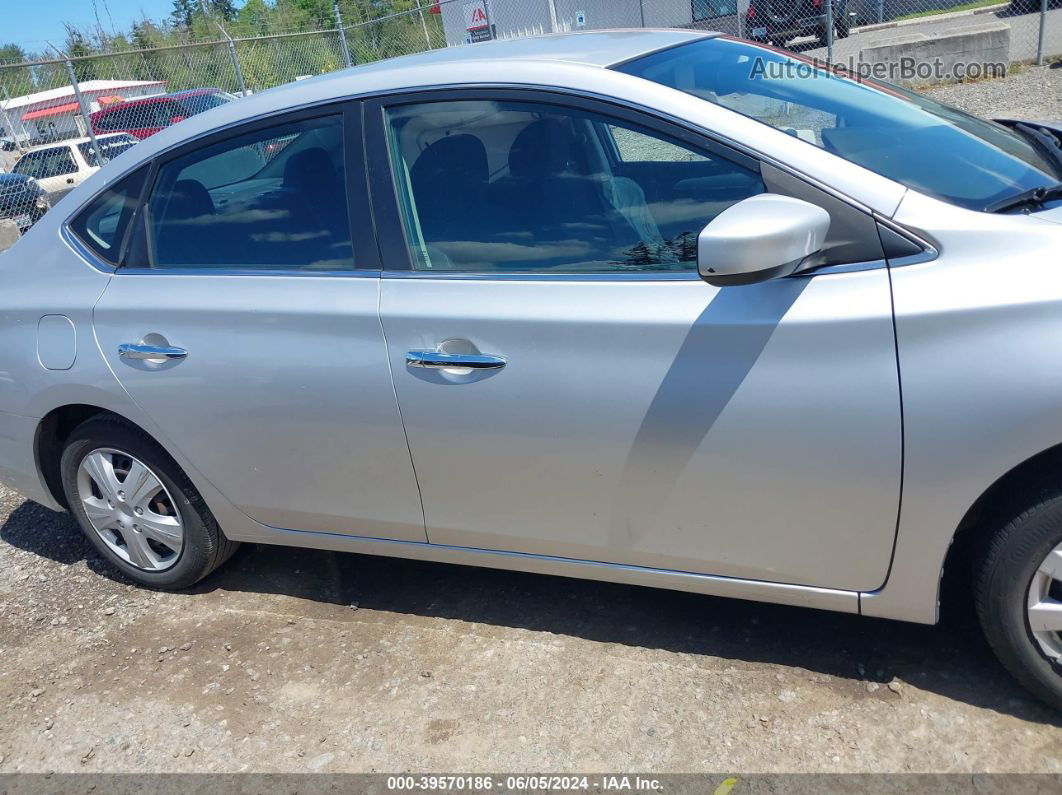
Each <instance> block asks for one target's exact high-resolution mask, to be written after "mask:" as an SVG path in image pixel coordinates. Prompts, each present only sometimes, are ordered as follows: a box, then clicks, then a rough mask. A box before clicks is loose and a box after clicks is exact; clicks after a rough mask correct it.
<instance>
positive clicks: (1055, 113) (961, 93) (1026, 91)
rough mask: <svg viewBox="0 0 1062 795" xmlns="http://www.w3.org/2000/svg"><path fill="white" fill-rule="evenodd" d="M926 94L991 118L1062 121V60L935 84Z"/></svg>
mask: <svg viewBox="0 0 1062 795" xmlns="http://www.w3.org/2000/svg"><path fill="white" fill-rule="evenodd" d="M922 93H923V94H926V95H927V96H930V97H933V98H934V99H936V100H939V101H940V102H944V103H947V104H948V105H954V106H955V107H957V108H961V109H962V110H965V111H967V112H968V113H973V114H974V115H976V116H983V117H985V118H989V119H992V118H997V119H1007V118H1010V119H1039V120H1043V121H1051V120H1062V61H1060V62H1058V63H1055V64H1053V65H1050V66H1028V67H1018V71H1016V72H1015V73H1013V74H1011V76H1010V77H1007V78H1006V79H1003V80H981V81H978V82H976V83H955V84H952V85H947V86H935V87H933V88H926V89H922Z"/></svg>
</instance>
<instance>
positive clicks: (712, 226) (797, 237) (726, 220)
mask: <svg viewBox="0 0 1062 795" xmlns="http://www.w3.org/2000/svg"><path fill="white" fill-rule="evenodd" d="M829 230H830V214H829V213H827V212H826V211H825V210H823V209H822V208H821V207H818V206H816V205H814V204H809V203H808V202H806V201H803V200H801V199H793V198H791V197H789V196H781V195H779V194H777V193H761V194H759V195H757V196H752V197H750V198H748V199H744V200H743V201H739V202H738V203H737V204H734V205H731V206H730V207H728V208H726V209H725V210H723V212H721V213H719V215H717V216H716V217H715V218H714V219H712V221H711V222H710V223H709V224H708V226H706V227H704V229H702V230H701V233H700V234H699V235H698V236H697V272H698V273H700V275H701V278H702V279H704V280H705V281H706V282H708V284H713V285H715V286H716V287H728V286H730V285H735V284H753V283H755V282H763V281H767V280H768V279H775V278H778V277H781V276H788V275H790V274H791V273H793V272H795V271H796V270H797V269H798V268H799V267H800V264H801V263H802V262H803V261H804V259H805V258H806V257H808V256H809V255H811V254H814V253H815V252H816V251H818V250H819V249H821V248H822V244H823V242H824V241H825V240H826V233H827V232H828V231H829Z"/></svg>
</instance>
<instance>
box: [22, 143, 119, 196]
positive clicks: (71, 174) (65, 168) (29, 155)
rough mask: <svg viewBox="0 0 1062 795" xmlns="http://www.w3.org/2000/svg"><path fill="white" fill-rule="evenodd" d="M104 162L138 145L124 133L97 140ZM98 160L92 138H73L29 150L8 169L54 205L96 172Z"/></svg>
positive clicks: (98, 166) (98, 164)
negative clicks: (32, 182)
mask: <svg viewBox="0 0 1062 795" xmlns="http://www.w3.org/2000/svg"><path fill="white" fill-rule="evenodd" d="M96 141H97V142H98V143H99V147H100V149H102V150H103V154H104V156H105V158H107V159H110V158H114V157H117V156H118V155H120V154H121V153H122V152H124V151H125V150H126V149H128V148H129V147H131V146H132V145H133V144H135V143H136V142H137V139H136V138H134V137H133V136H131V135H128V134H126V133H119V134H116V135H101V136H98V137H97V138H96ZM99 168H100V159H99V157H98V155H97V153H96V149H95V147H94V146H93V144H92V139H91V138H72V139H70V140H68V141H63V142H62V143H59V144H45V145H44V146H36V147H34V148H32V149H30V150H29V151H28V152H26V154H24V155H23V156H22V157H20V158H19V160H18V162H16V163H15V165H14V166H13V167H12V168H11V171H12V173H14V174H23V175H25V176H27V177H33V178H34V179H35V180H37V182H39V183H40V185H41V187H42V188H44V190H45V191H46V192H47V194H48V196H49V197H50V198H51V200H52V201H53V202H55V201H57V200H58V199H60V198H62V197H63V196H65V195H66V194H67V193H69V192H70V191H72V190H73V189H74V188H76V187H77V186H78V185H80V184H81V183H82V182H83V181H84V180H85V178H86V177H88V176H89V175H90V174H94V173H95V172H97V171H99Z"/></svg>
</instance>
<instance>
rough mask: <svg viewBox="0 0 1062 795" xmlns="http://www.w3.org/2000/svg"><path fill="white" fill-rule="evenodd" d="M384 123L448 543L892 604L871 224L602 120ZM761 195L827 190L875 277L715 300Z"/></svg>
mask: <svg viewBox="0 0 1062 795" xmlns="http://www.w3.org/2000/svg"><path fill="white" fill-rule="evenodd" d="M366 118H367V121H366V124H367V125H369V126H368V134H369V140H370V162H371V164H372V169H373V174H374V179H373V181H372V187H373V194H374V197H375V201H374V207H375V212H376V219H377V223H378V228H379V230H380V233H381V237H382V250H383V257H384V274H383V282H382V292H381V319H382V322H383V326H384V331H385V334H386V338H387V345H388V352H389V356H390V361H391V369H392V372H393V373H394V380H395V388H396V391H397V394H398V398H399V402H400V405H401V408H402V414H403V417H404V419H405V427H406V431H407V435H408V439H409V445H410V449H411V452H412V456H413V461H414V464H415V466H416V470H417V476H418V482H419V484H420V487H421V492H422V496H423V501H424V511H425V518H426V523H427V534H428V538H429V540H430V541H431V542H432V543H441V544H452V545H460V546H467V547H476V548H480V549H491V550H504V551H511V552H519V553H527V554H536V555H550V556H560V557H565V558H572V559H579V560H586V561H593V562H605V563H612V564H625V565H637V566H648V567H653V568H659V569H667V570H679V571H685V572H697V573H706V574H713V575H724V576H731V577H740V578H747V579H755V580H765V581H772V582H784V583H795V584H802V585H814V586H821V587H828V588H836V589H844V590H868V589H873V588H876V587H878V586H880V585H881V584H882V582H883V581H884V580H885V576H886V573H887V570H888V565H889V558H890V554H891V550H892V546H893V542H894V536H895V528H896V519H897V511H898V500H899V488H900V464H901V458H900V456H901V451H900V445H901V428H900V399H899V387H898V380H897V368H896V358H895V342H894V335H893V326H892V311H891V299H890V293H889V280H888V272H887V270H886V268H885V267H884V262H883V261H882V260H881V249H880V242H879V241H878V239H877V232H876V227H875V224H874V221H873V219H872V218H871V217H870V216H869V215H863V214H862V213H861V212H860V211H858V210H854V209H853V208H850V207H848V206H847V205H843V203H841V202H839V201H838V200H836V199H833V198H830V197H826V196H825V194H821V192H819V191H817V190H814V189H811V188H810V186H804V187H800V186H801V185H803V183H801V182H800V180H797V179H795V178H793V177H790V176H788V175H786V174H784V173H783V172H780V171H779V170H778V169H771V168H768V167H766V166H762V165H761V164H759V163H757V162H756V161H755V160H753V159H752V158H750V157H748V156H746V155H742V154H739V153H738V152H735V151H733V150H730V149H728V148H726V147H724V146H721V145H719V144H716V143H712V142H709V141H708V140H706V139H704V138H703V137H700V136H697V135H694V134H692V133H689V132H688V131H684V130H682V129H681V128H677V127H675V126H672V125H670V124H665V123H664V122H662V121H660V120H656V119H653V118H650V117H648V116H646V115H645V114H643V113H641V112H638V111H633V110H628V109H624V108H620V107H617V106H615V105H612V104H606V103H603V102H598V101H592V100H589V99H587V100H580V99H575V98H572V97H570V96H564V97H560V96H558V95H551V94H548V93H536V92H529V91H508V92H507V91H502V90H481V91H476V90H469V91H464V92H461V91H456V92H426V93H424V94H421V95H419V96H404V97H401V98H395V99H392V100H379V101H377V102H375V103H373V104H371V105H369V106H367V117H366ZM617 151H619V152H622V153H623V154H624V158H623V160H624V163H620V162H619V161H618V160H617V158H616V156H615V155H616V152H617ZM610 152H611V153H610ZM684 163H685V164H687V165H688V168H683V166H682V164H684ZM765 188H770V189H771V190H776V191H783V192H785V191H787V190H788V191H793V190H795V191H797V192H800V191H802V190H805V188H806V189H807V191H806V195H805V198H807V197H812V198H813V199H814V200H816V201H819V200H821V202H822V204H823V206H825V207H826V208H827V209H828V210H829V211H830V212H831V215H833V216H834V228H835V229H836V235H835V237H836V239H835V240H831V241H828V245H829V247H830V248H829V251H830V252H833V253H832V254H831V256H833V254H836V253H837V252H841V256H840V259H842V260H846V259H851V258H852V257H853V256H855V257H856V258H858V257H860V256H862V257H865V258H866V259H867V260H871V261H869V262H864V263H862V264H860V265H859V266H857V267H855V268H848V267H843V268H842V270H848V271H849V272H831V271H830V270H829V269H828V270H825V271H822V272H821V273H819V274H818V275H812V276H803V277H799V278H790V279H781V280H775V281H769V282H765V283H762V284H755V285H748V286H742V287H730V288H723V289H719V288H715V287H711V286H708V285H707V284H705V283H703V282H702V281H701V280H700V279H699V278H698V277H697V274H696V271H695V262H694V259H695V251H696V234H697V232H698V231H699V230H700V229H701V228H702V227H703V225H704V224H705V223H706V222H707V221H709V220H710V219H711V218H712V217H714V216H715V215H717V214H718V213H719V212H721V211H722V210H723V209H725V208H726V207H728V206H730V205H731V204H733V203H734V202H736V201H738V200H740V199H741V198H745V197H747V196H750V195H753V194H755V193H758V192H762V191H763V190H764V189H765ZM396 194H397V196H398V201H397V202H396V201H395V198H394V197H395V196H396ZM852 212H854V213H856V214H857V216H858V219H857V220H855V221H853V220H852V218H850V217H843V216H845V214H846V213H852ZM856 229H858V231H857V232H856V233H854V234H855V235H856V236H862V238H865V239H861V240H860V242H859V244H858V245H855V246H854V247H853V238H852V236H851V235H849V233H850V232H853V230H856ZM835 259H836V258H835ZM828 262H829V259H827V260H826V263H828ZM848 264H851V263H848ZM834 270H836V269H834Z"/></svg>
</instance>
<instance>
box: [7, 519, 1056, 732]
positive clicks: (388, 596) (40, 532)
mask: <svg viewBox="0 0 1062 795" xmlns="http://www.w3.org/2000/svg"><path fill="white" fill-rule="evenodd" d="M0 539H2V540H3V541H4V542H5V543H7V544H10V545H12V546H13V547H16V548H18V549H22V550H25V551H27V552H30V553H33V554H35V555H39V556H41V557H44V558H48V559H51V560H54V561H56V562H58V563H62V564H68V565H69V564H75V563H78V562H80V561H85V562H86V563H87V565H88V567H89V568H90V569H91V570H92V571H94V572H96V573H97V574H100V575H102V576H105V577H108V578H110V579H112V580H115V581H117V582H120V583H123V584H126V583H128V582H129V580H128V579H127V578H125V577H123V576H122V575H121V574H120V573H118V572H117V571H116V570H114V569H113V568H111V567H110V566H109V565H108V564H107V563H106V561H105V560H103V559H102V558H101V557H100V556H99V555H98V554H97V553H96V550H95V549H94V548H93V547H92V545H91V544H89V542H88V541H87V540H86V538H85V537H84V535H83V534H82V533H81V531H80V530H79V528H78V527H77V525H76V524H75V522H74V521H73V519H72V518H71V517H70V516H69V515H68V514H63V513H56V512H54V511H51V510H49V509H47V508H44V507H42V506H40V505H37V504H36V503H32V502H28V501H27V502H24V503H22V504H21V505H20V506H19V507H18V508H16V509H15V510H14V511H13V512H12V513H11V514H10V516H9V517H8V519H7V520H6V521H5V522H4V524H3V525H2V526H0ZM214 591H228V592H247V593H254V594H278V595H283V596H290V597H295V598H299V599H306V600H311V601H314V602H319V603H323V604H336V605H342V606H349V605H357V606H358V607H359V608H362V609H371V610H375V611H386V612H389V613H393V614H408V615H416V616H424V617H432V618H446V619H456V620H460V621H468V622H472V623H481V624H488V625H495V626H500V627H510V628H519V629H525V630H530V631H535V632H550V633H554V634H558V635H568V636H572V637H577V638H582V639H585V640H591V641H597V642H601V643H616V644H623V645H627V646H634V647H642V648H650V649H661V650H665V651H670V652H680V653H684V654H692V655H704V656H711V657H716V658H720V659H723V660H731V661H734V662H744V663H769V664H773V665H785V666H790V667H793V668H802V669H805V670H808V671H812V672H815V673H819V674H827V675H830V676H835V677H840V678H844V679H848V680H852V681H866V682H877V683H879V684H880V685H881V686H886V685H887V683H888V682H890V681H892V679H893V678H894V677H896V678H898V679H900V680H901V681H903V682H907V683H910V684H911V685H912V686H914V687H917V688H919V689H922V690H927V691H930V692H933V693H937V694H939V695H941V696H945V697H947V698H950V699H954V700H956V701H962V702H965V703H967V704H970V705H974V706H977V707H983V708H987V709H991V710H994V711H996V712H999V713H1003V714H1007V715H1012V716H1014V717H1018V718H1021V719H1023V720H1028V721H1034V722H1037V723H1045V724H1051V725H1056V726H1062V717H1060V716H1059V715H1057V714H1056V713H1055V712H1054V711H1053V710H1051V709H1050V708H1048V707H1046V706H1043V705H1041V704H1040V703H1039V702H1037V701H1036V700H1035V699H1033V697H1031V696H1030V695H1029V694H1027V693H1026V692H1025V691H1024V690H1022V689H1021V688H1020V687H1019V686H1018V685H1017V684H1016V683H1015V682H1014V681H1013V680H1012V679H1011V678H1010V676H1008V674H1007V673H1006V672H1005V671H1004V670H1003V668H1002V667H1001V666H1000V665H999V663H998V662H997V661H996V660H995V658H994V656H993V655H992V653H991V651H990V650H989V648H988V647H987V644H986V643H985V642H984V640H983V639H982V637H981V635H980V633H979V631H978V628H977V626H976V622H975V621H973V620H972V617H971V616H970V615H969V612H968V611H963V610H950V611H947V610H946V611H945V618H944V620H943V621H942V622H941V623H940V624H939V625H937V626H924V625H919V624H908V623H904V622H899V621H887V620H883V619H873V618H861V617H859V616H854V615H846V614H842V613H831V612H825V611H818V610H811V609H805V608H797V607H788V606H784V605H771V604H761V603H757V602H746V601H740V600H736V599H723V598H716V597H710V596H701V595H697V594H689V593H682V592H678V591H666V590H659V589H653V588H644V587H639V586H628V585H616V584H612V583H603V582H594V581H589V580H576V579H570V578H565V577H550V576H546V575H537V574H524V573H519V572H508V571H500V570H494V569H482V568H475V567H469V566H454V565H447V564H441V563H427V562H423V561H412V560H400V559H397V558H384V557H375V556H370V555H356V554H344V553H334V552H326V551H319V550H308V549H297V548H287V547H273V546H266V545H247V544H245V545H244V546H243V547H242V548H241V549H240V550H239V551H238V552H237V554H236V556H235V557H234V558H233V560H231V561H230V562H229V563H228V564H226V566H225V567H224V568H222V569H221V570H219V571H218V572H215V573H214V574H213V575H211V576H210V577H208V578H207V579H206V580H204V581H203V582H202V583H199V584H198V585H197V586H195V587H194V588H192V589H190V590H188V591H186V592H185V593H188V594H202V593H210V592H214ZM963 604H965V605H971V602H970V600H968V599H967V600H964V601H963ZM971 609H972V608H971ZM949 612H950V613H953V614H954V615H949Z"/></svg>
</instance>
